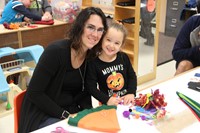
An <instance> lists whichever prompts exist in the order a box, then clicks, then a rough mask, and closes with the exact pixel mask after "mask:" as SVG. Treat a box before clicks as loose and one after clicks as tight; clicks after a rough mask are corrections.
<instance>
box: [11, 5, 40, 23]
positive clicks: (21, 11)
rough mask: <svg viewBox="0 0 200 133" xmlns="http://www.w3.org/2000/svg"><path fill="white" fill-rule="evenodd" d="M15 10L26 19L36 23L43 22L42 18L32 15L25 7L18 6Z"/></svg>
mask: <svg viewBox="0 0 200 133" xmlns="http://www.w3.org/2000/svg"><path fill="white" fill-rule="evenodd" d="M14 10H16V11H17V12H19V13H21V14H23V15H24V16H25V17H27V18H29V19H32V20H35V21H41V20H42V17H40V16H38V15H35V14H33V13H31V12H30V11H29V10H28V9H26V7H25V6H23V5H22V6H16V7H14Z"/></svg>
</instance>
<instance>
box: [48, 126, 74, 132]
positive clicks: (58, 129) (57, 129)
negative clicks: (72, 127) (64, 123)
mask: <svg viewBox="0 0 200 133" xmlns="http://www.w3.org/2000/svg"><path fill="white" fill-rule="evenodd" d="M51 133H76V132H70V131H67V130H65V129H64V128H62V127H56V130H55V131H51Z"/></svg>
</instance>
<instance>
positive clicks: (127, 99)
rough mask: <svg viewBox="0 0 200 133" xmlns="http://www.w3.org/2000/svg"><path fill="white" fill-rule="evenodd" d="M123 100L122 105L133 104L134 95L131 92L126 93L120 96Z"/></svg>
mask: <svg viewBox="0 0 200 133" xmlns="http://www.w3.org/2000/svg"><path fill="white" fill-rule="evenodd" d="M122 99H123V101H124V105H129V104H130V103H132V104H134V102H135V96H134V95H133V94H127V95H125V96H123V97H122Z"/></svg>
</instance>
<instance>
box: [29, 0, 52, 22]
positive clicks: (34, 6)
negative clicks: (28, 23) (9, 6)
mask: <svg viewBox="0 0 200 133" xmlns="http://www.w3.org/2000/svg"><path fill="white" fill-rule="evenodd" d="M28 10H29V11H30V12H31V13H33V14H35V15H38V16H46V17H48V18H49V19H50V20H51V19H52V8H51V5H50V4H49V1H48V0H32V2H31V5H30V6H29V8H28Z"/></svg>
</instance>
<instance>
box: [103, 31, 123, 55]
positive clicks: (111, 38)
mask: <svg viewBox="0 0 200 133" xmlns="http://www.w3.org/2000/svg"><path fill="white" fill-rule="evenodd" d="M123 38H124V34H123V33H122V32H121V31H119V30H117V29H115V28H112V27H111V28H109V29H108V31H107V32H106V35H105V36H104V38H103V42H102V54H104V55H107V56H109V57H111V58H112V57H115V56H116V53H117V52H119V51H120V49H121V46H122V45H123Z"/></svg>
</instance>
